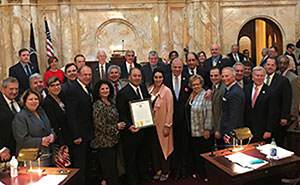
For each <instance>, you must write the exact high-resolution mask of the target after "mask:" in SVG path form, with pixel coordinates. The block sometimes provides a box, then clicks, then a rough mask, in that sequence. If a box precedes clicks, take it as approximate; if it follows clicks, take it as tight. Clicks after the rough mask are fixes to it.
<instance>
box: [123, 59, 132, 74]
mask: <svg viewBox="0 0 300 185" xmlns="http://www.w3.org/2000/svg"><path fill="white" fill-rule="evenodd" d="M125 63H126V68H127V71H128V74H129V73H130V65H132V68H134V62H133V63H132V64H129V63H128V62H127V61H126V62H125Z"/></svg>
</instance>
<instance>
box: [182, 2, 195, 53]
mask: <svg viewBox="0 0 300 185" xmlns="http://www.w3.org/2000/svg"><path fill="white" fill-rule="evenodd" d="M184 14H185V16H184V17H185V20H186V26H187V27H186V28H184V29H187V33H185V34H187V41H186V43H184V44H185V45H184V46H183V47H187V46H188V47H189V51H194V50H195V32H196V30H195V25H194V23H195V22H194V16H195V14H196V12H194V3H193V2H192V1H188V2H187V6H186V11H185V13H184ZM184 42H185V41H184Z"/></svg>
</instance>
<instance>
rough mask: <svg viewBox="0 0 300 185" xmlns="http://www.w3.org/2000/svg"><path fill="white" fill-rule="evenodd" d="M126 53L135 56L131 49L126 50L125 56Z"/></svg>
mask: <svg viewBox="0 0 300 185" xmlns="http://www.w3.org/2000/svg"><path fill="white" fill-rule="evenodd" d="M128 53H133V55H135V53H134V51H133V50H132V49H128V50H126V52H125V55H127V54H128Z"/></svg>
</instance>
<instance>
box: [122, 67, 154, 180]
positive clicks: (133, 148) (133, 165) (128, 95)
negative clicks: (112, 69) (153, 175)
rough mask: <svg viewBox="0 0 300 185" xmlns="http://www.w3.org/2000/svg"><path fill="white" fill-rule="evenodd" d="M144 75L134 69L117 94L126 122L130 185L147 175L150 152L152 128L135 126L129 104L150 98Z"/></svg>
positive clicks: (123, 133)
mask: <svg viewBox="0 0 300 185" xmlns="http://www.w3.org/2000/svg"><path fill="white" fill-rule="evenodd" d="M141 80H142V73H141V71H140V69H138V68H133V69H132V70H131V72H130V75H129V83H128V84H127V85H126V86H125V87H123V88H122V89H121V90H120V91H119V93H118V94H117V101H116V102H117V108H118V111H119V120H120V121H124V122H125V124H126V126H125V129H124V130H123V131H121V140H122V142H123V150H124V160H125V169H126V173H127V180H128V184H130V185H137V184H138V178H139V176H140V177H141V178H144V177H145V176H146V175H147V164H146V163H147V162H146V161H147V152H150V150H149V146H150V145H149V143H147V142H148V141H149V139H151V138H148V136H149V135H148V131H149V130H150V129H151V128H144V129H139V128H136V127H135V125H134V124H133V120H132V117H131V113H130V108H129V102H130V101H133V100H141V99H147V98H150V95H149V93H148V91H147V88H146V87H145V86H144V85H141Z"/></svg>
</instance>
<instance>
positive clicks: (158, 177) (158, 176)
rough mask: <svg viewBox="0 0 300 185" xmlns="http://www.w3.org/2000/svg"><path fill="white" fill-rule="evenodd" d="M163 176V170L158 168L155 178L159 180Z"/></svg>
mask: <svg viewBox="0 0 300 185" xmlns="http://www.w3.org/2000/svg"><path fill="white" fill-rule="evenodd" d="M160 177H161V170H158V171H157V172H156V174H155V175H154V176H153V180H158V179H160Z"/></svg>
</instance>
